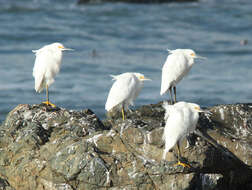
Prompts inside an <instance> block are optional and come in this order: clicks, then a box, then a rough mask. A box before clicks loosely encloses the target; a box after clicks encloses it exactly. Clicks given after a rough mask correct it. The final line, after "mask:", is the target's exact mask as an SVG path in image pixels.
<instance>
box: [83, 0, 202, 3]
mask: <svg viewBox="0 0 252 190" xmlns="http://www.w3.org/2000/svg"><path fill="white" fill-rule="evenodd" d="M197 1H198V0H78V4H86V3H101V2H125V3H171V2H177V3H184V2H197Z"/></svg>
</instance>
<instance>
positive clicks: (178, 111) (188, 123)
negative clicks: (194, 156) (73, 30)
mask: <svg viewBox="0 0 252 190" xmlns="http://www.w3.org/2000/svg"><path fill="white" fill-rule="evenodd" d="M163 107H164V109H165V117H164V119H165V123H166V124H165V128H164V134H163V140H164V141H165V149H164V153H163V159H165V157H166V153H167V152H168V151H169V150H170V149H171V148H172V147H173V146H174V145H175V144H177V148H178V163H177V165H182V166H183V167H189V165H187V164H185V163H182V162H181V161H180V158H181V151H180V144H181V142H182V141H183V139H184V137H186V135H188V134H190V133H192V132H193V131H194V130H195V128H196V124H197V122H198V119H199V112H208V111H204V110H202V109H201V108H200V106H199V105H197V104H194V103H187V102H178V103H175V104H174V105H168V103H167V102H164V104H163Z"/></svg>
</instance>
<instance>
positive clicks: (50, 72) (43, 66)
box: [32, 43, 73, 107]
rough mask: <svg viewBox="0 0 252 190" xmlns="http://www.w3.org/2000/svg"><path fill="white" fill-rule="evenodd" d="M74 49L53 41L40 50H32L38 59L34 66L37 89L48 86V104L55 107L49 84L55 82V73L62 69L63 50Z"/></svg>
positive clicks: (40, 89)
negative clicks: (50, 97)
mask: <svg viewBox="0 0 252 190" xmlns="http://www.w3.org/2000/svg"><path fill="white" fill-rule="evenodd" d="M65 50H73V49H69V48H65V47H64V46H63V45H62V44H61V43H52V44H49V45H46V46H43V47H42V48H40V49H38V50H32V52H34V53H35V55H36V59H35V63H34V67H33V77H34V79H35V90H36V92H39V93H40V92H41V91H42V90H43V89H44V88H46V102H43V103H44V104H46V105H50V106H52V107H55V105H54V104H52V103H50V101H49V92H48V88H49V86H50V85H51V84H52V83H53V82H54V77H55V75H56V74H57V73H58V72H59V71H60V65H61V60H62V51H65Z"/></svg>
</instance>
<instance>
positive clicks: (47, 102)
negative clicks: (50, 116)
mask: <svg viewBox="0 0 252 190" xmlns="http://www.w3.org/2000/svg"><path fill="white" fill-rule="evenodd" d="M42 104H46V105H47V106H51V107H53V108H56V105H55V104H52V103H51V102H49V101H45V102H42Z"/></svg>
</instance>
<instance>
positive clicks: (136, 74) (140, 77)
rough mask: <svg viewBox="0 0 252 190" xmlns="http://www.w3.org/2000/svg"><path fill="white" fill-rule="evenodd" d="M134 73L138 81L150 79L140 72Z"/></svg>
mask: <svg viewBox="0 0 252 190" xmlns="http://www.w3.org/2000/svg"><path fill="white" fill-rule="evenodd" d="M134 74H135V76H136V77H137V78H138V80H140V81H145V80H151V79H148V78H145V76H144V75H143V74H141V73H134Z"/></svg>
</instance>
